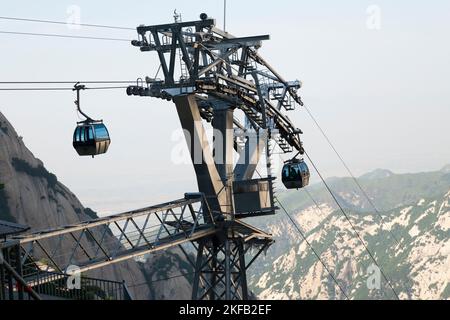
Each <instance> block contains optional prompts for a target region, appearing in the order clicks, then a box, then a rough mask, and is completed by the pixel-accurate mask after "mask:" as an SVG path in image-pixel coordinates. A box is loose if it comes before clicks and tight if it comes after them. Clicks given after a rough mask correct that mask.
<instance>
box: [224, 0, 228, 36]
mask: <svg viewBox="0 0 450 320" xmlns="http://www.w3.org/2000/svg"><path fill="white" fill-rule="evenodd" d="M223 31H225V32H226V31H227V0H223Z"/></svg>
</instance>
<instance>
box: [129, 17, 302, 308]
mask: <svg viewBox="0 0 450 320" xmlns="http://www.w3.org/2000/svg"><path fill="white" fill-rule="evenodd" d="M137 33H138V40H135V41H132V45H133V46H135V47H138V48H139V49H140V51H142V52H144V53H145V52H156V53H157V54H158V57H159V61H160V69H159V70H162V74H163V79H154V78H149V77H147V78H146V79H145V81H138V82H137V83H136V85H134V86H130V87H128V89H127V94H128V95H134V96H141V97H153V98H160V99H164V100H167V101H172V102H173V103H174V104H175V106H176V110H177V113H178V116H179V119H180V123H181V126H182V128H183V130H184V133H185V138H186V142H187V144H188V147H189V150H190V154H191V159H192V163H193V166H194V169H195V173H196V176H197V183H198V189H199V191H200V193H202V194H204V196H205V199H206V202H207V204H208V206H209V208H210V211H211V216H210V219H212V220H214V223H215V226H216V229H217V232H216V233H214V234H209V235H207V236H205V237H202V238H200V239H197V240H196V242H197V243H198V246H197V257H196V263H195V270H196V274H195V279H194V285H193V294H192V298H193V299H212V300H215V299H227V300H230V299H248V298H249V293H248V288H247V278H246V271H247V269H248V267H249V265H250V264H252V263H253V262H254V261H255V260H256V258H257V257H258V256H259V255H260V254H261V252H262V250H264V249H266V248H267V247H268V246H270V245H271V244H272V243H273V239H272V237H271V235H269V234H267V233H266V232H264V231H261V230H258V229H257V228H254V227H252V226H250V225H249V224H247V223H245V222H243V219H246V218H250V217H262V216H267V215H272V214H275V213H276V210H277V209H278V208H277V207H276V205H275V199H274V198H275V197H274V182H275V178H274V177H273V176H272V168H271V166H272V165H271V153H272V151H273V149H274V148H275V146H276V145H278V147H279V149H280V150H281V152H283V153H291V152H293V151H296V152H298V154H303V153H304V150H303V146H302V142H301V140H300V134H302V131H301V130H300V129H298V128H296V127H295V126H294V124H293V123H292V122H291V121H290V119H289V118H288V116H287V115H286V113H287V112H288V111H292V110H295V107H296V105H300V106H301V105H303V103H302V101H301V99H300V97H299V96H298V95H297V91H298V89H300V87H301V83H300V82H299V81H286V80H284V79H283V78H282V76H281V75H280V74H278V73H277V71H276V70H275V69H274V68H272V67H271V66H270V65H269V64H268V63H267V62H266V61H265V60H264V59H263V58H262V57H261V56H260V55H259V53H258V49H259V48H260V47H261V45H262V42H263V41H265V40H269V36H268V35H259V36H250V37H235V36H233V35H231V34H229V33H228V32H225V31H223V30H220V29H218V28H217V27H216V22H215V20H214V19H210V18H208V16H207V15H206V14H201V16H200V20H198V21H191V22H182V21H180V18H179V17H177V18H176V20H175V22H174V23H171V24H163V25H154V26H143V25H141V26H139V27H138V28H137ZM159 70H158V71H159ZM239 116H240V117H239ZM207 124H210V125H211V126H212V128H213V130H214V141H213V143H212V145H210V143H209V141H208V139H207V131H206V127H205V126H206V125H207ZM235 153H236V154H237V155H238V158H239V160H238V161H237V163H235V161H234V156H235ZM264 156H265V160H266V161H265V162H266V165H267V170H266V172H265V176H263V177H258V178H255V175H256V173H257V167H258V163H259V162H260V160H261V158H262V157H264ZM294 158H295V157H294ZM290 165H291V166H295V167H296V168H298V169H299V170H301V171H302V172H299V171H297V172H296V174H297V175H298V176H297V179H304V181H303V182H302V183H297V184H292V183H291V184H290V185H293V187H297V188H298V187H299V186H300V187H302V186H306V185H307V183H308V180H309V171H308V169H307V167H306V164H304V163H303V161H302V160H299V159H297V160H296V161H291V162H290ZM283 171H284V170H283ZM258 174H259V173H258ZM290 182H292V181H290ZM244 229H245V230H246V231H245V232H243V230H244ZM249 230H250V231H249ZM255 248H257V249H258V250H256V251H255V250H253V249H255ZM252 253H253V255H252Z"/></svg>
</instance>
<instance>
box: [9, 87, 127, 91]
mask: <svg viewBox="0 0 450 320" xmlns="http://www.w3.org/2000/svg"><path fill="white" fill-rule="evenodd" d="M126 88H128V87H86V88H85V89H86V90H115V89H126ZM0 91H73V88H63V87H48V88H36V87H34V88H0Z"/></svg>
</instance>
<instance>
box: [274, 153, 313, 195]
mask: <svg viewBox="0 0 450 320" xmlns="http://www.w3.org/2000/svg"><path fill="white" fill-rule="evenodd" d="M281 176H282V181H283V184H284V186H285V187H286V189H302V188H304V187H306V186H308V185H309V178H310V172H309V168H308V166H307V165H306V163H305V161H303V160H300V159H297V158H294V159H291V160H289V161H287V162H285V164H284V167H283V171H282V173H281Z"/></svg>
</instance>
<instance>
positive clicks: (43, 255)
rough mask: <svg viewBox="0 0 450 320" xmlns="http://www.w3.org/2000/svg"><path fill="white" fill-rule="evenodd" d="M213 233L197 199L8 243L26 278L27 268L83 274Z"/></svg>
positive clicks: (213, 227) (210, 220) (204, 208)
mask: <svg viewBox="0 0 450 320" xmlns="http://www.w3.org/2000/svg"><path fill="white" fill-rule="evenodd" d="M215 233H216V225H215V222H214V219H213V217H212V216H211V214H210V211H209V209H207V205H206V204H205V202H204V201H203V198H202V197H197V198H194V199H181V200H177V201H173V202H170V203H166V204H162V205H158V206H152V207H148V208H145V209H141V210H136V211H131V212H126V213H122V214H118V215H114V216H109V217H106V218H101V219H97V220H92V221H88V222H84V223H80V224H76V225H72V226H65V227H62V228H57V229H52V230H49V231H40V232H37V233H32V234H28V235H23V236H19V237H15V238H13V239H11V240H10V243H11V242H12V243H17V242H18V243H19V244H20V246H21V247H22V252H23V257H22V263H23V269H24V273H26V271H27V270H28V269H33V268H32V267H33V266H29V265H27V263H33V264H35V265H37V267H38V268H39V269H40V270H43V271H57V272H60V273H65V272H66V270H67V268H68V267H69V266H71V265H75V266H77V267H78V268H79V270H80V272H85V271H89V270H92V269H97V268H101V267H104V266H107V265H110V264H113V263H117V262H121V261H125V260H128V259H132V258H136V257H139V256H142V255H146V254H149V253H154V252H157V251H161V250H165V249H168V248H171V247H175V246H178V245H181V244H183V243H186V242H190V241H195V240H197V239H200V238H202V237H207V236H210V235H213V234H215ZM6 245H8V243H6ZM67 248H71V249H70V250H67Z"/></svg>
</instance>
